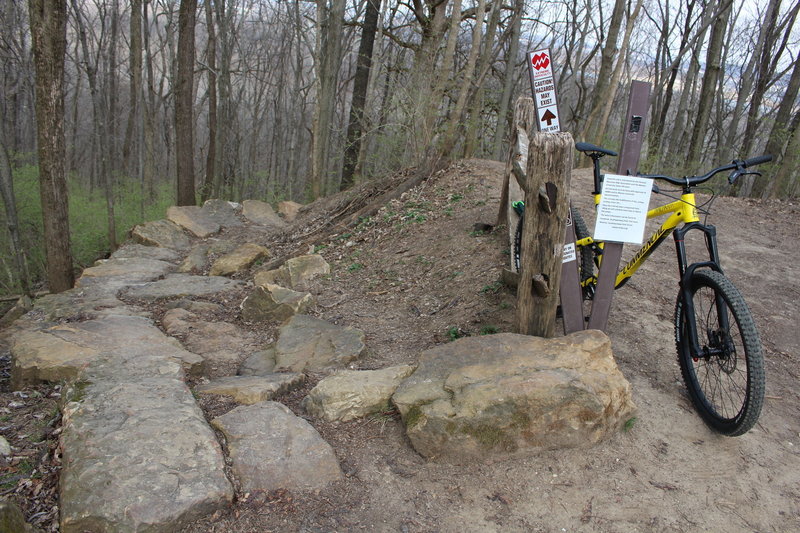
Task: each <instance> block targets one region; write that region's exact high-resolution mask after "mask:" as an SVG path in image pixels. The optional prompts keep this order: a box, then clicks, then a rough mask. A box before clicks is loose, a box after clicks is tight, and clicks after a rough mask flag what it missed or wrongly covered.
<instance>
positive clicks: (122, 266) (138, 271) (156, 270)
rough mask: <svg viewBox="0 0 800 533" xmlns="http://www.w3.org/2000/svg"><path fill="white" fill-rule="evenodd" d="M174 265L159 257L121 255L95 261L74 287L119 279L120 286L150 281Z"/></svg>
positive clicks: (171, 268)
mask: <svg viewBox="0 0 800 533" xmlns="http://www.w3.org/2000/svg"><path fill="white" fill-rule="evenodd" d="M174 269H175V265H173V264H172V263H169V262H166V261H161V260H159V259H145V258H140V257H122V258H113V259H103V260H100V261H97V262H96V263H95V264H94V266H91V267H89V268H87V269H86V270H84V271H83V273H82V274H81V277H79V278H78V280H77V281H76V282H75V286H76V287H85V286H87V285H89V284H91V283H96V282H107V281H112V282H113V281H119V282H121V283H120V286H122V285H128V284H131V283H138V282H142V281H152V280H154V279H157V278H159V277H161V276H163V275H165V274H167V273H169V272H171V271H172V270H174Z"/></svg>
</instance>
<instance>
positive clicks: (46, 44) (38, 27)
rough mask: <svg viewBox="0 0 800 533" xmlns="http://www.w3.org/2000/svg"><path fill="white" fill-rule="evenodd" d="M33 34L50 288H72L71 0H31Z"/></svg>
mask: <svg viewBox="0 0 800 533" xmlns="http://www.w3.org/2000/svg"><path fill="white" fill-rule="evenodd" d="M28 7H29V13H30V25H31V37H32V41H33V55H34V64H35V65H36V126H37V132H38V135H37V140H38V144H39V186H40V194H41V200H42V215H43V218H44V245H45V250H46V256H47V282H48V284H49V286H50V291H51V292H62V291H65V290H68V289H71V288H72V285H73V284H74V282H75V277H74V273H73V271H72V253H71V252H70V245H69V243H70V236H69V206H68V203H69V200H68V196H67V179H66V173H65V171H64V158H65V142H64V89H63V85H64V55H65V54H66V49H67V2H66V0H30V1H29V3H28Z"/></svg>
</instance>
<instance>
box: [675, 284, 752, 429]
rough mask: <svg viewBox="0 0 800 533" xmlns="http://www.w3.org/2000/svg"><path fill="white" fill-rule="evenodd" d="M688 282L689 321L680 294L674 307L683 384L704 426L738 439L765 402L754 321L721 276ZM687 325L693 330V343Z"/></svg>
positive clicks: (737, 294)
mask: <svg viewBox="0 0 800 533" xmlns="http://www.w3.org/2000/svg"><path fill="white" fill-rule="evenodd" d="M688 283H689V294H690V295H691V299H692V306H693V307H694V313H693V315H694V316H687V314H686V305H685V302H684V299H683V298H684V297H683V293H681V294H679V295H678V300H677V303H676V305H675V342H676V347H677V351H678V364H679V365H680V368H681V374H682V375H683V381H684V383H685V384H686V388H687V390H688V392H689V397H690V398H691V400H692V403H693V404H694V406H695V408H696V409H697V411H698V412H699V414H700V416H701V417H702V418H703V420H704V421H705V422H706V424H708V425H709V426H710V427H711V428H712V429H714V430H716V431H718V432H719V433H722V434H724V435H729V436H737V435H742V434H744V433H746V432H747V431H748V430H750V428H752V427H753V425H755V423H756V421H758V417H759V415H760V413H761V406H762V404H763V403H764V388H765V378H764V355H763V352H762V348H761V340H760V338H759V336H758V331H756V326H755V322H754V321H753V316H752V315H751V314H750V309H749V308H748V307H747V304H746V303H745V301H744V298H742V295H741V293H739V291H738V289H736V287H735V286H734V285H733V283H731V282H730V281H729V280H728V279H727V278H726V277H725V276H723V275H722V274H721V273H719V272H715V271H712V270H698V271H695V272H694V274H692V276H691V279H690V280H689V282H688ZM689 320H693V321H694V323H695V325H696V332H697V338H696V339H695V342H691V339H690V335H691V333H690V327H689ZM692 345H694V346H696V347H697V351H696V352H693V350H692Z"/></svg>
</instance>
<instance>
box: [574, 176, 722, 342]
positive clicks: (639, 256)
mask: <svg viewBox="0 0 800 533" xmlns="http://www.w3.org/2000/svg"><path fill="white" fill-rule="evenodd" d="M594 196H595V205H598V204H599V203H600V199H601V195H600V194H599V193H595V195H594ZM664 215H669V216H668V217H667V219H666V220H664V221H663V222H662V223H661V225H660V226H659V227H658V229H656V231H655V232H653V234H652V235H651V236H650V238H649V239H648V240H647V242H645V243H644V244H643V245H642V247H641V248H640V249H639V250H638V251H637V252H636V254H634V256H633V257H632V258H631V260H630V261H628V263H626V264H625V266H623V267H622V269H621V270H620V271H619V274H617V278H616V280H615V283H614V288H615V289H618V288H620V287H622V286H623V285H624V284H625V283H626V282H627V281H628V280H629V279H630V278H631V276H633V274H634V273H635V272H636V271H637V270H638V269H639V267H640V266H642V264H643V263H644V262H645V261H646V260H647V258H648V257H649V256H650V254H651V253H653V251H655V249H656V248H658V246H659V245H660V244H661V243H662V242H664V240H665V239H666V238H667V237H668V236H669V235H670V234H672V235H673V238H674V240H675V250H676V253H677V257H678V269H679V273H680V287H681V295H682V301H683V305H684V306H685V313H684V316H685V317H691V318H690V319H687V320H686V325H687V327H688V328H689V331H688V333H689V335H688V338H689V340H690V343H691V347H690V348H691V353H692V354H693V355H694V356H696V357H709V356H710V355H715V354H712V353H711V352H710V351H709V349H708V348H701V347H700V346H698V345H697V342H696V339H697V338H698V336H697V324H696V321H695V320H694V305H693V301H692V295H691V293H690V292H689V291H690V287H689V283H688V281H689V280H690V279H691V276H692V274H693V273H694V272H695V271H696V270H697V269H698V268H710V269H712V270H716V271H718V272H722V268H721V267H720V262H719V251H718V248H717V230H716V228H715V227H714V226H713V225H706V224H702V223H701V222H700V217H699V216H698V212H697V203H696V198H695V195H694V193H693V192H692V191H691V189H688V188H685V189H684V191H683V193H682V194H681V198H680V200H675V201H674V202H670V203H668V204H665V205H662V206H658V207H655V208H653V209H651V210H649V211H648V212H647V219H648V220H650V219H653V218H657V217H660V216H664ZM681 224H682V226H681V227H680V228H678V226H680V225H681ZM676 228H677V229H676ZM690 231H700V232H701V233H703V235H704V238H705V244H706V249H707V251H708V260H707V261H701V262H696V263H691V264H690V263H689V261H688V259H687V254H686V246H685V244H684V239H685V236H686V234H687V233H689V232H690ZM595 244H596V245H598V246H599V247H600V248H602V246H603V243H602V242H599V241H595V240H594V239H593V238H592V237H586V238H584V239H580V240H578V241H576V242H575V245H576V246H592V245H595ZM598 257H599V260H600V261H602V257H603V256H602V254H599V255H598ZM598 266H599V265H598ZM596 283H597V277H596V276H591V277H589V278H587V279H586V280H583V281H582V282H581V286H583V287H586V286H590V285H593V284H596ZM717 305H718V307H719V308H720V309H723V308H724V304H723V302H717ZM719 316H720V321H721V322H722V323H721V324H720V326H721V327H723V328H727V326H728V324H727V318H728V317H727V315H726V314H725V313H719ZM678 341H680V339H678Z"/></svg>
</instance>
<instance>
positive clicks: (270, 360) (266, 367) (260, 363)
mask: <svg viewBox="0 0 800 533" xmlns="http://www.w3.org/2000/svg"><path fill="white" fill-rule="evenodd" d="M274 369H275V348H274V347H270V348H267V349H266V350H260V351H258V352H256V353H254V354H253V355H251V356H250V357H248V358H247V359H245V361H244V363H242V366H240V367H239V371H238V374H239V375H240V376H268V375H270V374H272V372H273V370H274Z"/></svg>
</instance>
